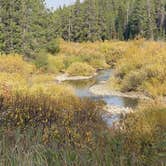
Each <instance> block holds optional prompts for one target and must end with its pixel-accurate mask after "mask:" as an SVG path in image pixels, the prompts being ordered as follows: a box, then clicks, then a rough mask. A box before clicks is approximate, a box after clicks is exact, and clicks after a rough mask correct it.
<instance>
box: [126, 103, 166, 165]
mask: <svg viewBox="0 0 166 166" xmlns="http://www.w3.org/2000/svg"><path fill="white" fill-rule="evenodd" d="M123 123H124V131H123V132H124V137H125V142H124V149H125V150H126V154H127V153H128V155H129V158H130V161H131V163H132V164H133V165H137V164H138V165H153V164H154V165H162V164H164V162H165V161H164V158H165V157H166V154H165V148H166V144H165V140H166V135H165V134H166V105H165V104H162V103H161V102H159V101H155V102H150V103H148V104H145V103H144V104H143V105H141V106H140V107H139V108H138V111H136V112H135V113H132V114H129V115H128V116H127V117H126V119H125V120H124V121H123Z"/></svg>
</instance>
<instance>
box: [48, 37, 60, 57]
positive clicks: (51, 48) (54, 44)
mask: <svg viewBox="0 0 166 166" xmlns="http://www.w3.org/2000/svg"><path fill="white" fill-rule="evenodd" d="M46 49H47V52H48V53H50V54H53V55H55V54H56V53H58V52H59V51H60V47H59V40H58V39H55V40H52V41H50V42H48V43H47V46H46Z"/></svg>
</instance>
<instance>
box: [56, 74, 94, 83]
mask: <svg viewBox="0 0 166 166" xmlns="http://www.w3.org/2000/svg"><path fill="white" fill-rule="evenodd" d="M96 75H97V73H95V74H94V75H92V76H69V75H68V74H61V75H59V76H57V77H55V80H56V81H58V82H64V81H77V80H88V79H91V78H93V77H94V76H96Z"/></svg>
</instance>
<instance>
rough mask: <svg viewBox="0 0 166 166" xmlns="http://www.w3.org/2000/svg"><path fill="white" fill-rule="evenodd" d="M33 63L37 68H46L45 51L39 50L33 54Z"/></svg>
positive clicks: (46, 58)
mask: <svg viewBox="0 0 166 166" xmlns="http://www.w3.org/2000/svg"><path fill="white" fill-rule="evenodd" d="M35 65H36V67H37V68H43V69H46V68H47V65H48V56H47V53H46V52H45V51H40V52H39V53H37V54H36V55H35Z"/></svg>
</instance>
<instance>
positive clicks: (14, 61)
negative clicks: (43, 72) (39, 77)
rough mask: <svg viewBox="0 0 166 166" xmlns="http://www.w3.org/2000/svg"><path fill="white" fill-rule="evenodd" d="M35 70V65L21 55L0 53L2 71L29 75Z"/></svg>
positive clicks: (0, 69) (0, 68) (0, 70)
mask: <svg viewBox="0 0 166 166" xmlns="http://www.w3.org/2000/svg"><path fill="white" fill-rule="evenodd" d="M34 71H35V66H34V65H32V64H30V63H28V62H26V61H24V60H23V58H22V56H21V55H18V54H9V55H0V72H6V73H18V74H23V75H27V74H31V73H33V72H34Z"/></svg>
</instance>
